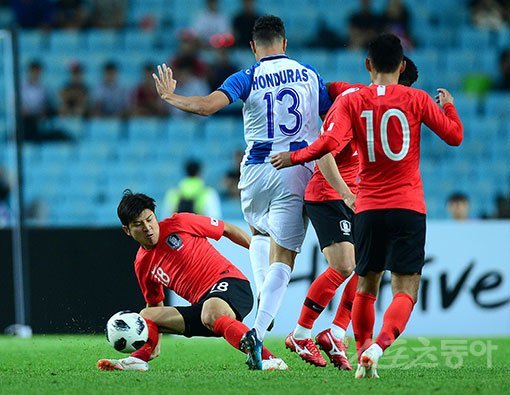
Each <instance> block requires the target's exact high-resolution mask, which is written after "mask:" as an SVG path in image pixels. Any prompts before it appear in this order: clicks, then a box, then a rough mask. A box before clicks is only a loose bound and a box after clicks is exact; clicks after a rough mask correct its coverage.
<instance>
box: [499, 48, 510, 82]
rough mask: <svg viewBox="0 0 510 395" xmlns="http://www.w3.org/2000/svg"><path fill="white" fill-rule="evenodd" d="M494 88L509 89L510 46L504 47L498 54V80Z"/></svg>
mask: <svg viewBox="0 0 510 395" xmlns="http://www.w3.org/2000/svg"><path fill="white" fill-rule="evenodd" d="M496 88H497V89H499V90H503V91H510V48H508V49H505V50H504V51H503V52H501V54H500V55H499V81H498V83H497V84H496Z"/></svg>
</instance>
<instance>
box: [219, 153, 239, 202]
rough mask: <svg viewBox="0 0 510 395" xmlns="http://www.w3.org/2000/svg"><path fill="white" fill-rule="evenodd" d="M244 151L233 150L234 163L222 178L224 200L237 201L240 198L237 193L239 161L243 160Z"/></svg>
mask: <svg viewBox="0 0 510 395" xmlns="http://www.w3.org/2000/svg"><path fill="white" fill-rule="evenodd" d="M243 155H244V151H242V150H235V151H234V155H233V160H234V163H233V165H232V167H231V168H230V170H228V171H227V173H226V174H225V176H224V177H223V191H222V197H224V198H225V199H235V200H239V199H240V198H241V196H240V191H239V187H238V184H239V179H240V177H241V168H240V167H241V161H242V160H243Z"/></svg>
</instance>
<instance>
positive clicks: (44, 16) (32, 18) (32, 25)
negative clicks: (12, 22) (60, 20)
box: [9, 0, 55, 30]
mask: <svg viewBox="0 0 510 395" xmlns="http://www.w3.org/2000/svg"><path fill="white" fill-rule="evenodd" d="M9 3H10V5H11V8H12V10H13V12H14V16H15V19H16V24H17V25H18V26H19V27H20V28H22V29H45V30H48V29H50V28H51V25H52V23H53V18H54V13H55V6H54V2H53V1H51V0H10V1H9Z"/></svg>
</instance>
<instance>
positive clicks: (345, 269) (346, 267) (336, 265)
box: [328, 258, 355, 278]
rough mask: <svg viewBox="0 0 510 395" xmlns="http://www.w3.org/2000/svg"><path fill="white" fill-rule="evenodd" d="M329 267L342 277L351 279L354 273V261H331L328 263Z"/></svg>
mask: <svg viewBox="0 0 510 395" xmlns="http://www.w3.org/2000/svg"><path fill="white" fill-rule="evenodd" d="M328 264H329V267H331V269H333V270H334V271H335V272H337V273H338V274H340V275H341V276H342V277H344V278H347V277H349V276H350V275H351V274H352V272H353V271H354V266H355V264H354V259H347V258H345V259H331V260H330V261H328Z"/></svg>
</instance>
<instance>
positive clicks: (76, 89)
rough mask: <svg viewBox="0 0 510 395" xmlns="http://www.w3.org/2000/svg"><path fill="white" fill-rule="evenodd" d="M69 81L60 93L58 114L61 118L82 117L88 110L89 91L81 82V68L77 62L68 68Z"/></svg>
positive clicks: (82, 81)
mask: <svg viewBox="0 0 510 395" xmlns="http://www.w3.org/2000/svg"><path fill="white" fill-rule="evenodd" d="M69 71H70V73H71V75H70V79H69V81H68V82H67V83H66V85H65V86H64V87H63V88H62V90H61V91H60V106H59V111H58V112H59V114H60V115H63V116H84V115H87V114H88V110H89V89H88V87H87V85H86V84H85V82H84V80H83V67H82V65H81V64H80V63H78V62H72V63H71V64H70V66H69Z"/></svg>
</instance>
